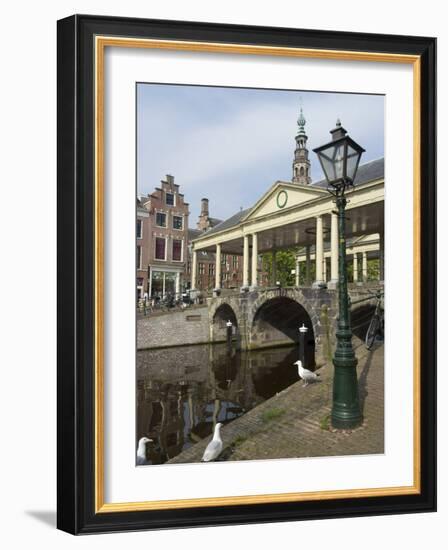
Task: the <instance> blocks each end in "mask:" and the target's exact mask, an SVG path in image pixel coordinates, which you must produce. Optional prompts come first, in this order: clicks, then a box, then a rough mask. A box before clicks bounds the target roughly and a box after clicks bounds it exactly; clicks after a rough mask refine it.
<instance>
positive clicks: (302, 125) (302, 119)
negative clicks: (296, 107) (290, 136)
mask: <svg viewBox="0 0 448 550" xmlns="http://www.w3.org/2000/svg"><path fill="white" fill-rule="evenodd" d="M305 124H306V120H305V117H304V116H303V110H302V107H300V114H299V118H298V119H297V126H298V127H299V131H298V133H299V134H305Z"/></svg>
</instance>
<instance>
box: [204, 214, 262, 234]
mask: <svg viewBox="0 0 448 550" xmlns="http://www.w3.org/2000/svg"><path fill="white" fill-rule="evenodd" d="M250 210H251V209H250V208H246V210H240V211H239V212H237V213H236V214H234V215H233V216H231V217H230V218H227V220H224V221H222V222H220V223H218V225H215V226H214V227H211V228H210V229H208V230H207V231H204V232H203V233H202V232H201V235H212V234H214V233H218V231H223V230H224V229H228V228H229V227H233V226H234V225H238V223H239V222H240V220H241V219H242V218H243V217H244V216H245V215H246V214H247V213H248V212H249V211H250Z"/></svg>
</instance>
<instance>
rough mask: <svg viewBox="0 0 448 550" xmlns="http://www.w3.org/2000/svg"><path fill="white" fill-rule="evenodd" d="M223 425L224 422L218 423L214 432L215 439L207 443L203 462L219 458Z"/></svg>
mask: <svg viewBox="0 0 448 550" xmlns="http://www.w3.org/2000/svg"><path fill="white" fill-rule="evenodd" d="M221 426H222V424H221V423H220V422H218V424H216V426H215V431H214V432H213V439H212V440H211V441H210V443H209V444H208V445H207V448H206V449H205V451H204V454H203V455H202V461H201V462H210V461H211V460H215V458H218V456H219V455H220V454H221V451H222V439H221V436H220V434H219V430H220V428H221Z"/></svg>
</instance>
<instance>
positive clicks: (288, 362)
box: [136, 344, 299, 464]
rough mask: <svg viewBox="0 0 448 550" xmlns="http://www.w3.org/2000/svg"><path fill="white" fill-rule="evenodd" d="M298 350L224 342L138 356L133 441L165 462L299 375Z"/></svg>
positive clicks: (150, 459) (157, 461)
mask: <svg viewBox="0 0 448 550" xmlns="http://www.w3.org/2000/svg"><path fill="white" fill-rule="evenodd" d="M298 358H299V348H298V347H297V346H288V347H282V348H272V349H264V350H256V351H232V353H231V354H229V353H228V350H227V346H226V344H214V345H200V346H185V347H176V348H168V349H160V350H146V351H139V352H137V434H136V436H137V441H138V440H139V439H140V438H141V437H143V436H147V437H149V438H150V439H152V440H153V442H152V443H149V444H148V446H147V459H148V464H163V463H164V462H166V461H167V460H169V459H170V458H173V457H175V456H176V455H178V454H179V453H180V452H182V451H183V450H184V449H187V448H188V447H190V446H191V445H194V443H196V442H197V441H200V440H201V439H203V438H205V437H208V436H210V435H211V433H212V432H213V426H214V425H215V424H216V422H222V423H223V424H226V423H228V422H230V421H232V420H234V419H235V418H238V417H239V416H241V415H242V414H244V413H245V412H246V411H248V410H250V409H252V408H253V407H255V406H256V405H258V404H259V403H261V402H262V401H265V400H266V399H269V398H270V397H272V396H273V395H275V394H276V393H277V392H279V391H281V390H283V389H285V388H287V387H288V386H290V385H291V384H293V383H294V382H296V381H297V380H298V379H299V377H298V374H297V368H296V367H295V366H294V365H293V363H294V361H296V360H297V359H298Z"/></svg>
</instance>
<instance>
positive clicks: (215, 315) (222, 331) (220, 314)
mask: <svg viewBox="0 0 448 550" xmlns="http://www.w3.org/2000/svg"><path fill="white" fill-rule="evenodd" d="M211 313H212V315H211V319H210V320H211V330H212V334H211V335H212V342H221V341H225V340H226V338H227V322H228V321H230V322H231V323H232V325H233V327H234V328H233V332H234V334H236V333H237V331H238V317H237V314H236V313H235V310H234V308H233V307H232V306H231V305H230V304H228V303H227V302H221V303H220V304H218V305H217V307H216V308H215V309H214V310H213V311H212V312H211Z"/></svg>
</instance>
